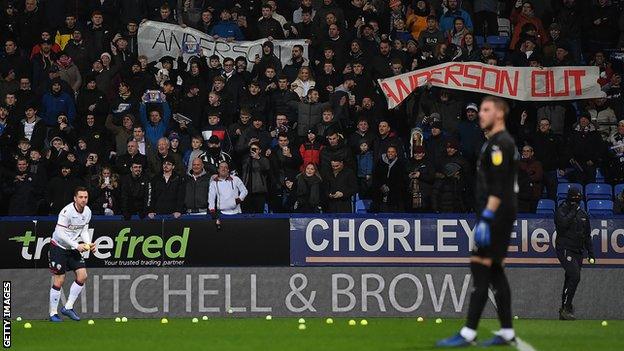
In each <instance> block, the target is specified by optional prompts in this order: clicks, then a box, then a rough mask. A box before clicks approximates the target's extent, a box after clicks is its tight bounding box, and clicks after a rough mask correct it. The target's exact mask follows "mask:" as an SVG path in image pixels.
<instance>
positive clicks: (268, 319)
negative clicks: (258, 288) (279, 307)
mask: <svg viewBox="0 0 624 351" xmlns="http://www.w3.org/2000/svg"><path fill="white" fill-rule="evenodd" d="M264 319H266V320H267V321H270V320H271V319H273V317H272V316H271V315H270V314H267V316H266V317H264Z"/></svg>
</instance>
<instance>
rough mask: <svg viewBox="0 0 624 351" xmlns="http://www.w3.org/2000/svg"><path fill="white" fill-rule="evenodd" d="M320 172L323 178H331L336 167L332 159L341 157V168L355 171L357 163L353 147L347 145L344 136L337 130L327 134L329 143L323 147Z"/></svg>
mask: <svg viewBox="0 0 624 351" xmlns="http://www.w3.org/2000/svg"><path fill="white" fill-rule="evenodd" d="M320 156H321V164H320V167H319V168H320V172H321V176H322V177H323V179H329V176H330V173H331V172H332V170H333V169H334V168H333V166H332V163H331V161H332V160H337V159H339V160H340V162H341V168H343V167H344V168H348V169H350V170H351V171H353V172H354V173H355V171H356V170H357V165H356V163H355V158H354V157H353V153H352V152H351V149H350V148H349V147H348V146H347V145H346V143H345V141H344V139H343V137H342V136H341V135H340V134H338V133H337V132H336V131H330V132H328V134H327V145H326V146H325V147H323V148H322V149H321V155H320Z"/></svg>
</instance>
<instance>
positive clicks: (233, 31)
mask: <svg viewBox="0 0 624 351" xmlns="http://www.w3.org/2000/svg"><path fill="white" fill-rule="evenodd" d="M210 35H213V36H214V35H218V36H219V37H220V38H234V39H235V40H245V37H244V36H243V32H242V31H241V30H240V28H239V27H238V25H237V24H236V22H234V21H220V22H219V23H217V24H216V25H215V26H214V27H212V30H211V31H210Z"/></svg>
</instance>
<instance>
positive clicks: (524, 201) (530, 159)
mask: <svg viewBox="0 0 624 351" xmlns="http://www.w3.org/2000/svg"><path fill="white" fill-rule="evenodd" d="M543 176H544V169H543V168H542V163H541V162H540V161H537V160H536V159H535V157H534V152H533V147H532V146H530V145H525V146H523V147H522V159H521V160H520V163H519V164H518V185H519V187H520V191H519V192H518V212H523V213H534V212H535V209H536V207H537V201H539V199H540V197H541V196H542V178H543Z"/></svg>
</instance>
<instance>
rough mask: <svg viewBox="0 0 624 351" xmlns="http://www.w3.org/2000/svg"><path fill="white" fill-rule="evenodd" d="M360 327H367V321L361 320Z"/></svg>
mask: <svg viewBox="0 0 624 351" xmlns="http://www.w3.org/2000/svg"><path fill="white" fill-rule="evenodd" d="M360 325H364V326H366V325H368V321H367V320H366V319H362V320H361V321H360Z"/></svg>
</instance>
